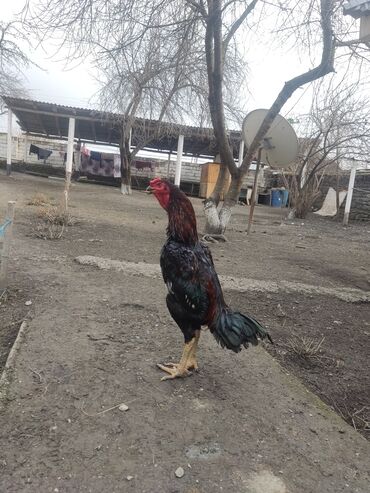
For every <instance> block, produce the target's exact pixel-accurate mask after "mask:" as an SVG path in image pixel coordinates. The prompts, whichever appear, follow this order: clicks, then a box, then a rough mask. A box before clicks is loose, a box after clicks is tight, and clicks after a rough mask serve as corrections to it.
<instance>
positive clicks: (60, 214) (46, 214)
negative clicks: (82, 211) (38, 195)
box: [37, 206, 77, 226]
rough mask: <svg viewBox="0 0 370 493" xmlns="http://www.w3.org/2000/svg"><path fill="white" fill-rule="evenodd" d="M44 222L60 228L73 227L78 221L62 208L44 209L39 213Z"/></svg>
mask: <svg viewBox="0 0 370 493" xmlns="http://www.w3.org/2000/svg"><path fill="white" fill-rule="evenodd" d="M37 215H38V217H39V218H40V219H42V220H43V221H45V222H47V223H49V224H54V225H58V226H72V225H73V224H76V222H77V221H76V219H75V218H74V217H73V216H72V215H71V214H70V213H69V212H68V211H66V210H65V209H63V208H62V207H60V206H59V207H54V206H51V207H43V208H41V209H39V211H38V213H37Z"/></svg>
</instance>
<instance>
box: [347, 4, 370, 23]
mask: <svg viewBox="0 0 370 493" xmlns="http://www.w3.org/2000/svg"><path fill="white" fill-rule="evenodd" d="M343 13H344V15H351V16H352V17H354V18H355V19H359V18H360V17H364V16H366V15H370V2H369V1H368V0H349V1H348V2H347V3H345V4H344V5H343Z"/></svg>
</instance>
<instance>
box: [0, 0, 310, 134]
mask: <svg viewBox="0 0 370 493" xmlns="http://www.w3.org/2000/svg"><path fill="white" fill-rule="evenodd" d="M32 1H33V0H31V2H32ZM2 3H5V0H2ZM23 4H24V0H12V2H11V3H10V2H9V3H8V2H7V4H6V5H2V8H1V12H0V16H1V18H2V19H3V20H4V19H6V18H11V16H12V15H13V14H14V13H16V12H19V11H20V10H21V8H22V7H23ZM30 56H31V58H32V59H33V60H34V61H35V62H36V63H37V64H38V65H40V66H41V67H42V68H43V70H40V69H38V68H34V67H33V68H31V69H29V70H27V71H26V74H25V75H26V87H27V89H28V91H29V96H30V98H33V99H37V100H40V101H48V102H55V103H59V104H66V105H70V106H80V107H94V104H93V101H92V99H93V96H94V94H95V93H96V91H97V85H96V83H95V81H94V79H93V77H92V76H91V67H90V66H89V64H88V63H87V62H86V61H84V60H81V63H80V64H79V65H78V66H77V67H75V68H73V69H69V70H66V69H65V67H64V63H63V62H57V61H52V60H51V59H50V56H51V53H45V52H44V51H43V50H41V49H38V50H36V51H34V52H33V53H30ZM249 61H250V66H251V67H253V70H252V71H251V73H250V76H249V77H248V90H249V91H248V92H247V91H245V93H244V94H243V95H242V97H243V98H244V99H245V101H247V107H248V110H249V111H251V110H253V109H256V108H266V107H269V106H270V105H271V103H272V102H273V101H274V99H275V98H276V96H277V94H278V92H279V90H280V89H281V88H282V85H283V83H284V82H285V81H286V80H288V79H289V78H291V77H293V76H295V75H298V74H299V73H301V72H302V71H304V70H307V69H308V68H309V67H308V63H307V62H304V63H302V62H300V61H299V59H298V57H297V54H296V53H294V52H292V51H291V52H287V50H286V49H284V46H281V47H280V49H275V50H274V51H273V50H269V49H266V46H264V47H262V46H260V47H259V46H258V45H257V46H255V47H253V50H252V53H251V56H250V57H249ZM309 102H310V92H309V90H307V87H304V88H302V89H299V90H298V91H297V92H296V94H295V95H294V97H293V98H292V99H291V100H290V101H288V103H287V104H286V106H285V107H284V108H283V111H282V114H283V115H284V116H287V115H289V116H292V115H293V114H294V113H295V114H297V113H300V112H303V111H306V110H307V109H308V106H309ZM95 106H96V105H95ZM4 129H6V123H4V120H3V121H2V122H0V131H1V130H4Z"/></svg>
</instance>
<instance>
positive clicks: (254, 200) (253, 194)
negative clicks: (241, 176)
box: [247, 147, 262, 235]
mask: <svg viewBox="0 0 370 493" xmlns="http://www.w3.org/2000/svg"><path fill="white" fill-rule="evenodd" d="M261 153H262V147H260V148H259V149H258V156H257V166H256V175H255V177H254V183H253V192H252V197H251V209H250V211H249V219H248V228H247V234H248V235H249V233H250V230H251V227H252V221H253V213H254V206H255V205H256V195H257V186H258V185H257V180H258V172H259V170H260V163H261Z"/></svg>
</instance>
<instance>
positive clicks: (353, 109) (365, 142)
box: [290, 77, 370, 218]
mask: <svg viewBox="0 0 370 493" xmlns="http://www.w3.org/2000/svg"><path fill="white" fill-rule="evenodd" d="M298 120H299V122H300V134H301V135H304V136H305V137H304V138H301V140H300V153H299V159H298V161H297V163H295V165H294V166H293V167H292V171H293V177H292V181H291V186H290V192H291V195H292V199H293V203H292V206H293V213H294V214H295V215H296V217H299V218H304V217H306V215H307V212H308V211H309V210H310V209H311V207H312V205H313V203H314V201H315V199H316V198H317V196H318V194H319V193H320V192H319V190H320V183H321V181H322V178H323V177H324V175H325V173H327V172H328V170H329V169H331V170H332V171H333V170H336V169H337V167H340V165H341V166H342V167H343V166H345V164H346V163H348V162H350V161H351V160H353V159H355V160H362V159H363V158H364V156H368V155H369V151H370V99H369V98H368V96H367V95H366V92H365V90H364V88H363V87H362V86H361V84H352V85H349V86H348V85H345V84H344V83H343V82H342V81H341V82H340V83H338V82H336V77H332V78H331V80H329V81H328V82H321V83H319V84H317V86H316V88H315V91H314V98H313V104H312V107H311V111H310V113H309V114H308V115H301V116H299V117H298Z"/></svg>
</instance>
